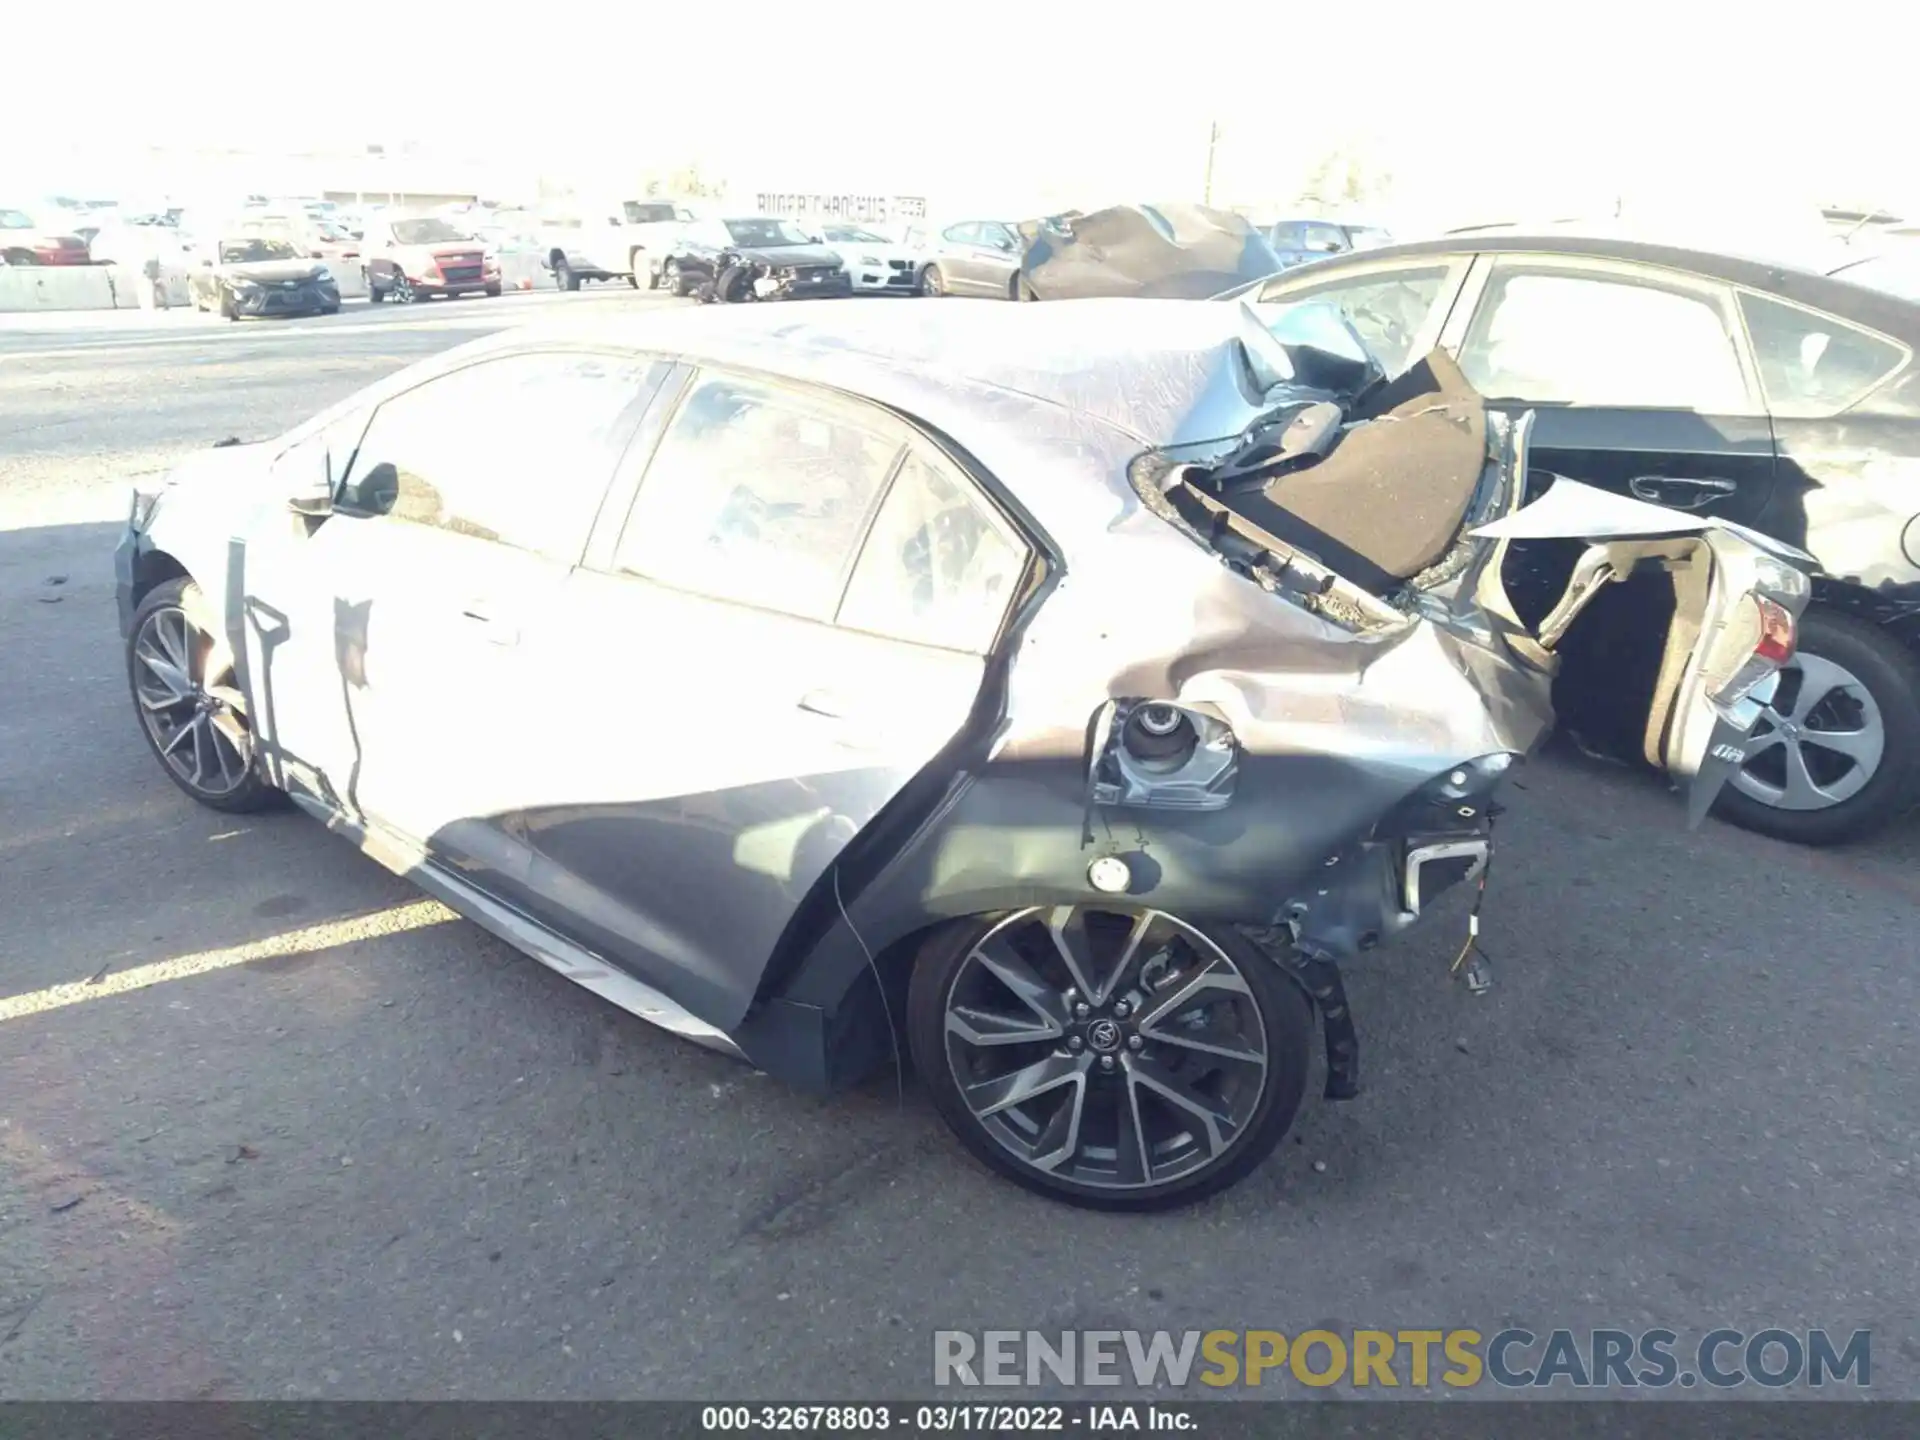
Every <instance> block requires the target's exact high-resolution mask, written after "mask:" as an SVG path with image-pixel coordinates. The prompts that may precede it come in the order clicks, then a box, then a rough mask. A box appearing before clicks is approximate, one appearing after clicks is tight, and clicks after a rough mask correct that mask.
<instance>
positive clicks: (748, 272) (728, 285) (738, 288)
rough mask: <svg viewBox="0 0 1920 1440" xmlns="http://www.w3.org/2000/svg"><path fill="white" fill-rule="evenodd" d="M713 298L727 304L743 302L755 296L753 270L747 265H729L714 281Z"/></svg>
mask: <svg viewBox="0 0 1920 1440" xmlns="http://www.w3.org/2000/svg"><path fill="white" fill-rule="evenodd" d="M713 298H714V299H716V300H718V301H720V302H721V303H722V304H725V305H739V304H743V303H745V302H746V301H748V300H751V299H752V298H753V271H752V269H751V268H750V267H748V266H746V265H729V266H728V267H727V268H726V269H724V270H722V271H721V272H720V276H719V278H718V279H717V280H715V281H714V282H713Z"/></svg>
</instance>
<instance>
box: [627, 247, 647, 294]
mask: <svg viewBox="0 0 1920 1440" xmlns="http://www.w3.org/2000/svg"><path fill="white" fill-rule="evenodd" d="M646 263H647V252H646V251H645V250H641V249H633V250H629V251H628V252H627V284H629V285H631V286H632V287H633V288H634V289H636V290H638V289H639V288H640V277H641V275H642V274H644V273H645V272H646ZM652 288H653V280H652V277H651V276H649V277H648V280H647V289H649V290H651V289H652Z"/></svg>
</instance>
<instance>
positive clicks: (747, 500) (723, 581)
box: [615, 376, 902, 620]
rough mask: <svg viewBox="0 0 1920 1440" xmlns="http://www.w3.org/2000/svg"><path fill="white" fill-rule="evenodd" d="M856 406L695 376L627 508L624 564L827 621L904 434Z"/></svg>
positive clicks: (619, 561) (671, 581)
mask: <svg viewBox="0 0 1920 1440" xmlns="http://www.w3.org/2000/svg"><path fill="white" fill-rule="evenodd" d="M862 419H863V417H861V416H860V415H859V413H858V412H857V411H855V410H853V409H852V408H851V407H846V406H841V405H839V404H836V403H833V402H831V401H827V400H816V399H814V398H812V397H809V396H806V395H802V394H800V393H798V392H794V391H787V390H782V389H776V388H775V387H773V386H769V385H763V384H760V383H758V382H756V381H750V380H737V379H733V378H731V377H724V376H711V377H706V378H703V379H701V380H699V381H697V382H696V383H695V385H694V387H693V389H692V390H691V391H690V392H689V393H688V394H687V397H686V399H685V400H684V401H683V402H682V404H681V406H680V409H679V411H678V413H676V414H675V416H674V417H673V421H672V423H671V424H670V425H669V426H668V427H667V432H666V434H665V435H664V436H662V437H661V440H660V448H659V449H658V450H657V451H655V452H654V456H653V459H652V461H651V462H650V463H649V464H648V466H647V473H646V477H645V478H644V479H643V480H642V481H641V484H640V493H639V495H638V496H637V497H636V498H635V500H634V503H633V509H632V510H631V511H630V512H629V513H628V516H627V523H626V528H625V529H624V530H623V531H622V533H621V536H620V544H619V548H618V550H617V551H616V554H615V564H616V566H617V567H618V568H619V569H621V570H624V571H627V572H629V573H631V574H635V575H641V576H644V577H646V578H647V579H649V580H657V581H660V582H661V583H663V584H667V585H672V586H674V587H676V588H678V589H682V590H691V591H694V592H695V593H697V594H702V595H711V596H713V597H714V598H715V599H719V600H733V601H738V602H740V603H742V604H747V605H756V606H759V607H761V608H763V609H768V610H783V611H786V612H787V613H788V614H792V615H799V616H803V617H805V618H807V619H813V620H830V619H832V618H833V613H834V611H835V609H836V608H837V607H838V606H839V603H840V594H841V591H842V589H843V588H844V587H845V585H846V578H847V571H848V568H849V567H850V566H851V564H852V562H853V556H854V551H855V550H856V549H857V548H858V547H859V544H860V540H861V536H862V535H863V534H864V533H865V531H866V527H867V519H868V516H869V514H870V513H871V512H872V510H873V505H874V501H875V500H876V499H878V497H879V495H880V491H881V488H882V487H883V486H884V485H885V484H886V481H887V477H888V475H890V474H891V473H892V472H893V467H894V463H895V462H896V461H897V460H898V459H899V456H900V451H901V448H902V446H901V442H900V441H899V440H898V439H896V438H894V437H893V436H891V435H889V434H887V433H885V431H884V429H883V427H881V426H880V425H878V424H873V425H869V424H863V423H862Z"/></svg>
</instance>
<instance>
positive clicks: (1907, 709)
mask: <svg viewBox="0 0 1920 1440" xmlns="http://www.w3.org/2000/svg"><path fill="white" fill-rule="evenodd" d="M1747 756H1748V759H1747V763H1746V765H1745V766H1744V767H1743V768H1742V769H1741V770H1740V771H1739V772H1737V773H1736V774H1735V775H1734V776H1733V777H1732V779H1730V780H1729V781H1728V782H1727V785H1726V788H1725V789H1723V790H1722V791H1721V792H1720V797H1719V800H1718V801H1717V802H1716V805H1715V809H1716V812H1717V813H1718V814H1719V815H1720V816H1721V817H1722V818H1724V819H1726V820H1730V821H1731V822H1733V823H1734V824H1735V825H1739V826H1741V827H1742V828H1744V829H1747V830H1755V831H1758V832H1759V833H1760V834H1762V835H1771V836H1773V837H1775V838H1776V839H1780V840H1790V841H1794V842H1797V843H1799V844H1802V845H1833V844H1839V843H1841V842H1843V841H1847V840H1857V839H1860V838H1862V837H1864V836H1867V835H1870V834H1872V833H1873V832H1874V831H1876V830H1878V829H1880V828H1881V827H1882V826H1884V825H1886V824H1887V823H1888V822H1889V821H1891V820H1893V819H1895V818H1896V817H1898V816H1899V815H1901V814H1902V813H1904V812H1905V811H1907V810H1909V809H1911V808H1912V807H1913V805H1914V803H1915V802H1916V801H1920V660H1916V658H1915V656H1914V654H1913V652H1912V651H1911V650H1909V649H1907V647H1906V646H1905V645H1903V644H1901V643H1900V641H1899V639H1898V638H1897V637H1896V636H1894V635H1893V634H1891V633H1890V632H1888V631H1887V630H1885V629H1883V628H1881V627H1880V626H1878V625H1874V624H1872V623H1870V622H1868V621H1865V620H1858V619H1855V618H1854V617H1852V616H1850V615H1843V614H1838V613H1836V612H1834V611H1832V610H1829V609H1826V608H1824V607H1818V606H1816V607H1815V608H1813V609H1811V610H1809V611H1807V613H1806V614H1805V615H1803V616H1802V617H1801V619H1800V640H1799V644H1798V646H1797V648H1796V650H1795V653H1794V657H1793V659H1792V660H1790V661H1788V662H1787V664H1786V666H1785V667H1784V668H1783V669H1782V671H1781V674H1780V682H1779V688H1778V689H1777V690H1776V691H1775V693H1774V698H1773V703H1772V704H1771V706H1770V707H1769V708H1768V710H1767V712H1766V714H1765V715H1764V716H1763V717H1762V718H1761V720H1760V723H1759V724H1757V725H1756V726H1755V727H1754V733H1753V735H1752V737H1751V738H1750V739H1749V741H1748V742H1747Z"/></svg>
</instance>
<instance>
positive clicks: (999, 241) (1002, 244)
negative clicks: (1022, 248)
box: [993, 235, 1013, 254]
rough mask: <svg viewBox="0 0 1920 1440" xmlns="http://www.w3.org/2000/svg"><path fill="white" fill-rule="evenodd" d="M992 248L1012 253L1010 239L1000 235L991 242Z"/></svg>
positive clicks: (1011, 240)
mask: <svg viewBox="0 0 1920 1440" xmlns="http://www.w3.org/2000/svg"><path fill="white" fill-rule="evenodd" d="M993 248H994V249H996V250H1005V251H1007V252H1008V253H1009V254H1011V253H1012V251H1013V239H1012V237H1011V236H1007V235H1001V236H999V237H997V238H996V239H995V240H994V242H993Z"/></svg>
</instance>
